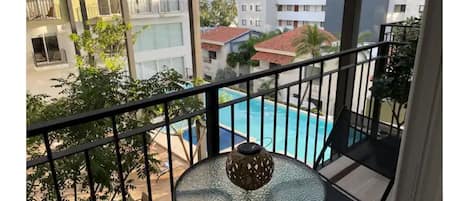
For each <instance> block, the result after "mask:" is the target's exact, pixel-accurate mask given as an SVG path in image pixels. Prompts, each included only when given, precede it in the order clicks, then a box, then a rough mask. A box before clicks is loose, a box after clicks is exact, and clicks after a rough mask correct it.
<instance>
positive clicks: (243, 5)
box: [241, 4, 247, 12]
mask: <svg viewBox="0 0 469 201" xmlns="http://www.w3.org/2000/svg"><path fill="white" fill-rule="evenodd" d="M246 10H247V5H246V4H241V11H243V12H246Z"/></svg>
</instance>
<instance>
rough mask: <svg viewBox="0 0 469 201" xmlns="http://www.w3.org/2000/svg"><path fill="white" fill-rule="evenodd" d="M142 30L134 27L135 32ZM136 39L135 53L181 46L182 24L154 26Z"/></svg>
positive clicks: (140, 27)
mask: <svg viewBox="0 0 469 201" xmlns="http://www.w3.org/2000/svg"><path fill="white" fill-rule="evenodd" d="M142 28H143V27H142V26H135V29H136V30H141V29H142ZM137 37H138V39H137V42H136V43H135V45H134V47H135V51H136V52H140V51H145V50H153V49H162V48H170V47H178V46H182V45H183V39H182V23H169V24H154V25H151V26H150V27H148V28H147V29H145V30H143V31H142V33H140V34H139V35H138V36H137Z"/></svg>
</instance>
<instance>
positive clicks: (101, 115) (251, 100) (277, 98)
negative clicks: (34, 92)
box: [26, 42, 398, 200]
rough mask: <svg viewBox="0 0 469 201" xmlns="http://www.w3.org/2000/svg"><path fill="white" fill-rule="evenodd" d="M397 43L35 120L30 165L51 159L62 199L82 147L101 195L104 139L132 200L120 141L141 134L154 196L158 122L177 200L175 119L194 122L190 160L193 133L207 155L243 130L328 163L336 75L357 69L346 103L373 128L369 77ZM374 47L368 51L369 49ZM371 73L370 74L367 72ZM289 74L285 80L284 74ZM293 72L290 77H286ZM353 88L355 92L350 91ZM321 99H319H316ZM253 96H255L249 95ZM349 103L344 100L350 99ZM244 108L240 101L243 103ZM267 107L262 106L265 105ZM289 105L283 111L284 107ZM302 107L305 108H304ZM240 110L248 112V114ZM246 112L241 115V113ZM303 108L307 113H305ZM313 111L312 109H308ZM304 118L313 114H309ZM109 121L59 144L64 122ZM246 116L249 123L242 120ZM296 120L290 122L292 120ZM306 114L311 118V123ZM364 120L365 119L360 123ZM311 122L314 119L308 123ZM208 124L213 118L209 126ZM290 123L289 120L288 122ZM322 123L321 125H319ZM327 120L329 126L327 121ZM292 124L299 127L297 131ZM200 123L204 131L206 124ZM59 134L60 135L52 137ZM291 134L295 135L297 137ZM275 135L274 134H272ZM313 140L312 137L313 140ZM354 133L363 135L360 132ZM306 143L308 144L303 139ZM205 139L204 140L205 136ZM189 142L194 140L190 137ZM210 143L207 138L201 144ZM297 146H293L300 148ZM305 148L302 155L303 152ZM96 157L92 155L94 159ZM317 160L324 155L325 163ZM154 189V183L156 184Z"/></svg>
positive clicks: (363, 127)
mask: <svg viewBox="0 0 469 201" xmlns="http://www.w3.org/2000/svg"><path fill="white" fill-rule="evenodd" d="M395 45H398V44H396V43H394V42H379V43H376V44H372V45H368V46H363V47H359V48H356V49H351V50H347V51H343V52H339V53H336V54H331V55H326V56H322V57H318V58H314V59H308V60H304V61H300V62H296V63H292V64H288V65H285V66H281V67H276V68H272V69H268V70H265V71H261V72H256V73H252V74H248V75H244V76H240V77H237V78H233V79H229V80H225V81H222V82H215V83H210V84H206V85H202V86H197V87H193V88H188V89H185V90H182V91H177V92H173V93H169V94H161V95H156V96H154V97H151V98H148V99H144V100H140V101H136V102H131V103H127V104H123V105H116V106H113V107H111V108H105V109H100V110H95V111H90V112H86V113H82V114H76V115H73V116H68V117H64V118H60V119H56V120H51V121H47V122H42V123H39V124H34V125H31V126H29V127H28V129H27V138H28V139H32V138H38V137H40V138H42V139H41V140H42V141H43V143H44V147H45V154H44V155H42V156H37V157H34V158H30V159H28V161H27V165H26V167H27V169H28V172H34V171H37V169H35V168H37V167H38V166H41V165H48V172H49V174H48V175H50V177H49V178H50V180H49V181H50V184H51V185H50V186H51V187H53V188H54V193H55V199H57V200H61V198H64V197H66V195H65V194H66V193H65V190H64V187H63V186H62V185H61V184H63V183H64V182H65V181H61V180H64V178H62V179H61V178H59V177H58V175H57V172H58V171H61V170H58V169H57V167H58V166H57V165H56V164H57V163H58V161H59V160H61V159H64V158H66V157H70V156H74V155H80V157H83V158H84V162H83V164H84V165H85V166H86V168H85V169H84V170H83V171H82V172H81V173H82V174H86V175H87V177H88V182H87V183H88V185H87V186H86V185H85V186H83V187H82V188H88V189H89V190H85V191H86V192H88V194H89V195H88V196H86V197H87V199H91V200H96V199H97V198H96V197H97V194H98V193H97V192H96V178H99V176H97V174H99V172H95V171H96V170H94V167H95V166H94V165H90V163H91V164H92V163H93V160H92V154H91V153H92V151H93V150H94V149H98V148H100V147H103V146H111V145H112V146H113V147H114V154H115V159H116V161H115V163H116V164H117V166H118V167H117V177H116V181H118V182H117V183H118V186H119V191H120V197H121V198H122V200H128V196H129V189H128V188H127V184H128V182H129V181H127V180H126V178H125V177H126V175H123V171H122V168H123V167H122V166H121V164H122V162H123V160H124V159H123V156H122V154H125V153H123V152H125V151H123V150H122V148H121V147H120V145H121V143H123V142H124V141H125V140H127V139H129V138H135V137H139V138H142V140H143V143H142V145H141V149H142V152H143V155H144V156H143V159H144V160H143V163H144V164H143V166H144V169H145V171H144V175H145V179H146V188H147V189H146V191H147V194H148V197H149V199H150V200H152V196H153V197H154V196H155V194H154V192H153V191H152V186H151V185H152V183H151V182H150V180H151V177H152V175H151V173H150V170H149V169H150V168H151V166H152V165H154V164H151V163H150V160H149V154H148V151H149V146H151V144H148V142H147V138H146V135H147V134H148V133H149V132H152V131H154V130H155V129H163V130H164V131H165V133H166V139H165V140H164V141H165V142H162V143H163V144H165V145H166V147H165V148H166V151H167V154H168V169H169V185H170V190H171V195H170V197H171V199H172V200H174V180H175V179H176V178H175V177H177V176H178V175H175V174H176V173H175V172H174V160H175V157H176V156H175V152H176V151H175V150H173V148H174V147H173V146H174V145H172V141H173V140H172V139H171V135H170V134H171V132H172V131H171V128H170V126H171V125H173V124H175V123H178V122H187V128H186V130H187V132H188V138H189V139H188V141H189V152H190V154H189V156H190V158H189V162H188V163H189V166H191V165H193V164H194V162H196V161H198V160H201V159H203V158H201V157H203V155H204V154H202V156H201V157H200V156H197V158H196V157H195V155H194V153H193V152H194V151H195V150H194V149H193V141H195V140H197V141H198V142H201V141H206V149H205V150H203V149H202V148H200V147H196V149H198V150H197V151H198V152H204V153H205V154H206V155H207V157H213V156H216V155H218V154H219V153H220V152H221V151H229V150H230V148H229V147H231V149H232V148H234V147H235V145H236V144H237V143H236V142H235V138H238V137H240V136H241V137H242V139H244V140H246V141H256V142H257V143H259V144H261V145H264V146H267V149H268V150H269V151H273V152H278V153H283V154H285V155H288V156H290V157H292V158H295V159H297V160H300V161H302V162H304V163H305V164H307V165H310V166H311V167H316V168H317V167H321V166H324V164H325V163H327V162H328V160H329V159H331V156H332V152H331V153H330V154H324V153H319V152H320V150H321V148H322V147H323V146H325V144H326V138H327V135H329V132H330V129H331V128H332V127H334V125H335V124H336V123H337V122H334V120H333V119H336V116H337V115H338V114H334V111H335V108H336V107H339V106H340V104H344V103H342V101H337V100H336V97H335V96H334V95H332V94H335V93H336V82H337V79H338V76H339V73H340V72H343V71H353V72H355V74H356V76H354V77H353V80H354V83H355V84H354V87H352V99H351V104H346V108H347V109H348V110H350V111H352V113H354V114H355V116H354V118H355V121H354V125H353V126H354V129H355V130H357V132H358V131H359V132H361V133H365V134H370V132H371V126H370V125H371V124H370V123H363V122H365V121H371V120H370V118H362V117H365V116H366V117H371V116H372V115H371V114H366V112H367V111H366V110H365V107H366V104H367V102H366V97H367V94H368V93H367V91H368V89H369V88H370V87H371V85H372V82H371V81H370V80H369V79H368V78H369V76H370V75H371V74H373V72H376V69H378V68H381V67H382V66H380V65H382V63H380V61H384V60H386V59H388V57H389V55H388V54H387V53H388V51H384V50H388V49H390V48H392V47H394V46H395ZM363 55H366V56H363ZM347 56H348V57H352V58H354V61H353V62H352V63H349V64H347V65H343V66H339V62H337V61H338V60H339V59H341V58H343V57H347ZM308 68H319V71H318V72H319V73H316V74H311V75H306V74H305V73H304V72H315V71H308V70H307V69H308ZM365 74H366V76H365ZM269 77H270V78H272V77H273V79H274V82H273V83H272V85H273V86H272V85H271V86H270V87H269V88H267V89H263V90H259V89H256V88H255V86H258V85H259V80H260V79H262V78H269ZM280 77H282V78H284V77H285V78H287V79H283V80H282V82H279V78H280ZM285 80H287V82H285ZM241 83H245V84H246V86H247V87H246V89H247V91H246V93H244V94H243V95H242V96H241V97H237V98H231V99H230V100H226V101H224V102H222V103H220V102H219V98H220V97H219V96H220V95H219V94H220V90H222V89H223V88H226V87H230V86H234V85H238V84H241ZM292 91H297V92H300V93H298V94H308V95H307V96H308V98H306V99H305V100H306V102H305V103H301V102H300V100H299V97H300V96H298V97H297V99H298V100H296V101H294V98H295V97H294V96H293V94H292ZM347 93H350V91H349V92H347ZM193 96H197V97H199V98H202V99H203V102H204V103H205V104H204V105H205V106H204V107H203V108H201V109H199V110H196V111H194V112H190V113H186V114H183V115H179V116H174V117H171V116H170V114H169V109H168V107H169V106H168V105H170V104H171V103H172V102H173V101H176V100H181V99H184V98H187V97H193ZM314 99H316V100H317V101H313V100H314ZM256 101H260V102H256ZM246 102H248V103H246ZM319 102H325V104H321V107H319V105H318V106H316V105H314V103H319ZM256 103H260V104H261V106H260V107H257V106H256V107H254V106H255V105H256ZM242 104H244V105H245V106H244V107H245V108H243V109H239V107H240V105H242ZM155 105H162V106H163V107H162V108H163V115H162V116H161V118H156V120H157V121H156V122H152V123H150V122H148V123H147V124H145V125H142V126H139V127H137V128H131V129H127V130H122V129H123V128H124V127H122V126H121V125H120V124H119V122H118V121H119V118H118V117H119V116H120V115H122V114H125V113H127V112H131V111H138V110H140V109H143V108H147V107H150V106H155ZM267 105H269V107H273V108H274V109H273V112H271V111H270V112H268V111H266V110H267V109H268V108H269V107H268V106H267ZM342 106H343V105H342ZM237 108H238V109H237ZM222 109H229V113H228V114H229V115H227V116H230V121H231V123H230V124H229V125H220V118H222V117H221V116H220V111H221V110H222ZM259 110H260V111H259ZM279 111H281V112H279ZM368 111H369V110H368ZM300 113H301V114H300ZM239 114H242V115H243V116H244V115H246V116H245V117H243V118H240V116H239ZM236 115H238V116H236ZM255 115H260V129H259V130H254V129H253V128H254V127H253V124H258V123H254V122H252V121H253V119H252V118H254V117H256V118H257V116H255ZM300 115H303V116H301V120H300ZM304 115H306V117H305V116H304ZM303 119H306V121H304V122H303ZM103 121H104V122H106V123H107V124H108V125H109V129H108V130H109V135H106V136H107V137H104V138H100V139H94V140H92V141H89V142H85V143H82V144H78V145H73V146H71V147H68V148H66V149H63V150H56V149H55V147H56V146H57V144H60V142H61V141H60V136H56V135H54V133H55V131H58V130H61V129H67V128H70V127H74V126H78V125H83V124H87V123H99V122H103ZM196 121H199V122H203V123H200V126H201V127H205V129H201V130H205V135H203V133H202V135H200V136H204V137H201V138H199V139H193V132H194V131H193V129H192V127H193V126H192V125H193V123H194V122H196ZM241 121H243V122H244V123H242V124H238V122H241ZM267 121H271V122H273V124H272V125H273V127H272V128H266V125H267V124H266V122H267ZM289 121H290V122H289ZM305 122H306V123H305ZM356 122H360V124H358V123H356ZM305 124H306V125H305ZM204 125H205V126H204ZM282 125H283V127H282ZM312 126H313V127H314V128H313V127H312ZM240 127H244V128H246V130H245V131H244V132H240V130H242V128H240ZM321 127H323V128H321ZM221 128H224V130H222V131H228V133H229V134H230V135H231V136H230V137H229V138H228V139H229V140H230V142H229V144H230V146H228V148H226V149H224V150H221V149H220V144H221V143H223V141H222V142H220V141H221V140H226V139H221V138H220V129H221ZM289 129H291V130H292V131H289ZM201 130H196V132H202V131H201ZM51 135H53V136H54V137H53V138H51ZM289 138H291V139H289ZM360 138H361V135H358V137H357V139H360ZM266 140H269V142H267V143H266V142H265V141H266ZM310 141H311V142H310ZM353 141H354V142H355V141H357V142H358V141H359V140H355V135H354V139H353ZM302 142H305V143H304V146H303V143H302ZM200 144H203V143H200ZM182 146H186V145H185V144H183V145H182ZM200 146H201V147H203V145H200ZM292 147H293V148H292ZM301 155H302V156H301ZM90 161H91V162H90ZM317 163H321V164H320V165H319V164H317ZM153 190H154V189H153Z"/></svg>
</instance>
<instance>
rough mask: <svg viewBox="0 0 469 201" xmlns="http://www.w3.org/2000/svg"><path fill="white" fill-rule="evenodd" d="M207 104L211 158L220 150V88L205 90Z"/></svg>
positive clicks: (208, 140)
mask: <svg viewBox="0 0 469 201" xmlns="http://www.w3.org/2000/svg"><path fill="white" fill-rule="evenodd" d="M205 105H206V108H207V152H208V157H209V158H210V157H214V156H217V155H218V154H219V152H220V146H219V145H220V134H219V132H220V128H219V125H218V88H216V87H213V88H211V89H209V90H208V91H207V92H205ZM233 123H234V122H233Z"/></svg>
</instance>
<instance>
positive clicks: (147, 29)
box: [128, 0, 192, 79]
mask: <svg viewBox="0 0 469 201" xmlns="http://www.w3.org/2000/svg"><path fill="white" fill-rule="evenodd" d="M187 1H188V0H138V1H137V0H128V2H129V11H130V22H131V24H132V25H133V28H134V31H135V32H136V31H139V30H142V29H143V28H144V29H143V31H142V32H141V33H140V34H139V35H137V41H136V42H135V44H134V52H135V68H136V76H137V78H138V79H148V78H150V77H151V76H153V75H154V74H155V73H156V72H160V71H163V70H166V69H169V68H172V69H175V70H176V71H178V72H179V73H181V74H182V75H183V77H185V78H188V77H190V76H192V55H191V41H190V40H191V38H190V22H189V12H188V9H189V8H188V2H187Z"/></svg>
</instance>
